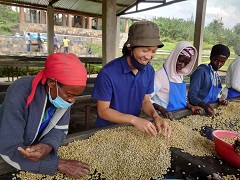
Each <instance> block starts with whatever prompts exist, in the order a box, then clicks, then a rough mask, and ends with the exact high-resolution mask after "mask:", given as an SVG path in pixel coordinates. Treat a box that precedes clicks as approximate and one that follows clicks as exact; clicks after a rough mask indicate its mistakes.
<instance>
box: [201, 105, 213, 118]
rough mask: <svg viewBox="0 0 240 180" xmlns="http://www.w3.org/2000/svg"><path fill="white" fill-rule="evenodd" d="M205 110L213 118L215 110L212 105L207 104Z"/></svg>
mask: <svg viewBox="0 0 240 180" xmlns="http://www.w3.org/2000/svg"><path fill="white" fill-rule="evenodd" d="M203 108H204V110H205V112H206V113H207V114H208V115H209V116H213V115H214V114H215V111H214V108H213V107H212V106H211V105H210V104H205V105H204V106H203Z"/></svg>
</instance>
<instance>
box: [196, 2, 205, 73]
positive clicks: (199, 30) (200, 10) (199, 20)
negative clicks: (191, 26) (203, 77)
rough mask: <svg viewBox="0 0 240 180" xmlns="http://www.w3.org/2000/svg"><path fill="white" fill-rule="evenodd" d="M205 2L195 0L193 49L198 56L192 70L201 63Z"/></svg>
mask: <svg viewBox="0 0 240 180" xmlns="http://www.w3.org/2000/svg"><path fill="white" fill-rule="evenodd" d="M206 4H207V0H197V10H196V20H195V32H194V44H193V45H194V47H195V48H196V49H197V52H198V56H197V61H196V63H195V65H194V69H196V68H197V66H198V65H200V64H201V63H202V48H203V34H204V23H205V14H206Z"/></svg>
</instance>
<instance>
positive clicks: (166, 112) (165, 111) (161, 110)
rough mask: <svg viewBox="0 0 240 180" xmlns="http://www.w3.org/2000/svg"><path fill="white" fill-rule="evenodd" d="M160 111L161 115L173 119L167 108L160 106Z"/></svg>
mask: <svg viewBox="0 0 240 180" xmlns="http://www.w3.org/2000/svg"><path fill="white" fill-rule="evenodd" d="M160 112H161V114H162V115H163V117H165V118H168V119H171V120H173V114H172V113H171V112H170V111H168V110H167V109H165V108H161V109H160Z"/></svg>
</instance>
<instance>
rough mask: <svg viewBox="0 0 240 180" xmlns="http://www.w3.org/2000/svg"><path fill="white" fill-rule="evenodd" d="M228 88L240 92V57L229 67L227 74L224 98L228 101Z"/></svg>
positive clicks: (223, 92)
mask: <svg viewBox="0 0 240 180" xmlns="http://www.w3.org/2000/svg"><path fill="white" fill-rule="evenodd" d="M227 88H233V89H234V90H236V91H239V92H240V56H237V57H236V58H235V59H234V60H233V61H232V62H231V64H230V65H229V66H228V70H227V74H226V88H224V89H223V91H222V98H223V99H226V98H227V94H228V89H227Z"/></svg>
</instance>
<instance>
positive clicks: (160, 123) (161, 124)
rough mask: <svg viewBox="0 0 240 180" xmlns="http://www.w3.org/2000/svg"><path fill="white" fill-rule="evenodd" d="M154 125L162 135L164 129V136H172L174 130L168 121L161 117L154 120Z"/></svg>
mask: <svg viewBox="0 0 240 180" xmlns="http://www.w3.org/2000/svg"><path fill="white" fill-rule="evenodd" d="M154 123H155V125H156V127H157V131H158V133H159V134H160V133H161V132H162V129H163V131H164V132H163V135H164V136H165V137H168V138H169V137H170V136H171V132H172V129H171V127H170V126H169V123H168V122H167V121H165V120H164V119H162V118H161V117H159V116H158V117H156V118H154Z"/></svg>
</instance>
